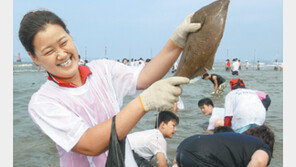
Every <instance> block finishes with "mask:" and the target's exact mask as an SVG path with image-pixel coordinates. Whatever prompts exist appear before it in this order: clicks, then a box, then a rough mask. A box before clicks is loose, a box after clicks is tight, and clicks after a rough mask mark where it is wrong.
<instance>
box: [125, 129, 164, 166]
mask: <svg viewBox="0 0 296 167" xmlns="http://www.w3.org/2000/svg"><path fill="white" fill-rule="evenodd" d="M127 139H128V140H129V142H130V145H131V148H132V150H134V151H135V152H136V153H137V154H139V156H141V157H143V158H145V159H146V160H148V161H150V160H151V159H152V158H153V156H154V155H156V154H157V153H159V152H161V153H164V155H165V157H166V158H167V155H166V151H167V143H166V140H165V139H164V137H163V135H162V133H161V132H160V131H159V130H158V129H151V130H145V131H141V132H134V133H132V134H129V135H127Z"/></svg>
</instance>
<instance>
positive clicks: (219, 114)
mask: <svg viewBox="0 0 296 167" xmlns="http://www.w3.org/2000/svg"><path fill="white" fill-rule="evenodd" d="M198 107H199V108H200V110H201V112H202V113H203V114H204V115H205V116H208V115H211V118H210V119H209V125H208V128H207V131H213V130H214V129H215V123H216V121H218V120H223V119H224V115H225V113H224V108H217V107H214V104H213V101H212V100H211V99H210V98H203V99H201V100H199V101H198Z"/></svg>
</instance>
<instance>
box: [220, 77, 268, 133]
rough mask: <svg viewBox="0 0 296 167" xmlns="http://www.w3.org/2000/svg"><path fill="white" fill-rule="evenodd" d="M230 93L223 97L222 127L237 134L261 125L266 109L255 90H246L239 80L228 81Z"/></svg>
mask: <svg viewBox="0 0 296 167" xmlns="http://www.w3.org/2000/svg"><path fill="white" fill-rule="evenodd" d="M230 87H231V91H230V92H229V93H228V94H227V95H226V97H225V104H224V105H225V118H224V125H226V126H231V127H232V129H233V130H234V131H235V132H237V133H243V132H244V131H246V130H248V129H250V128H252V127H256V126H260V125H263V123H264V121H265V116H266V109H265V107H264V106H263V103H262V102H261V100H260V98H259V97H258V94H257V92H256V90H251V89H246V86H245V84H244V82H243V80H241V79H240V78H237V79H233V80H231V81H230Z"/></svg>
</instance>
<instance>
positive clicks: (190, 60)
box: [175, 0, 230, 79]
mask: <svg viewBox="0 0 296 167" xmlns="http://www.w3.org/2000/svg"><path fill="white" fill-rule="evenodd" d="M229 2H230V0H218V1H215V2H213V3H211V4H209V5H207V6H204V7H203V8H201V9H199V10H198V11H196V12H195V13H194V15H193V16H192V18H191V22H192V23H201V24H202V26H201V28H200V29H199V30H198V31H197V32H193V33H190V34H189V35H188V38H187V41H186V44H185V47H184V50H183V54H182V56H181V59H180V62H179V64H178V69H177V71H176V73H175V76H183V77H188V78H190V79H192V78H195V77H197V76H200V75H203V74H204V73H206V71H207V69H212V67H213V64H214V59H215V54H216V51H217V49H218V46H219V44H220V41H221V39H222V36H223V32H224V27H225V22H226V16H227V11H228V5H229Z"/></svg>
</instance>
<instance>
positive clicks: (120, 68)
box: [89, 60, 144, 106]
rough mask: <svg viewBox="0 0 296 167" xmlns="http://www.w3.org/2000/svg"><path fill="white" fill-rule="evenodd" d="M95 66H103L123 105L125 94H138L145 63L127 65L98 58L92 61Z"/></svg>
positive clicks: (105, 74) (120, 103)
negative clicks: (138, 84) (138, 82)
mask: <svg viewBox="0 0 296 167" xmlns="http://www.w3.org/2000/svg"><path fill="white" fill-rule="evenodd" d="M89 65H91V66H92V67H93V68H96V69H97V68H102V67H104V69H102V70H103V71H104V77H106V79H107V82H109V83H108V84H109V85H112V89H113V90H114V93H115V96H116V98H117V100H118V102H119V105H120V106H121V105H122V100H123V98H124V97H125V96H127V95H129V96H136V95H137V81H138V76H139V74H140V72H141V71H142V69H143V67H144V64H142V65H140V66H138V67H136V66H127V65H124V64H122V63H119V62H116V61H112V60H97V61H92V62H91V64H89ZM95 71H96V70H95Z"/></svg>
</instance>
